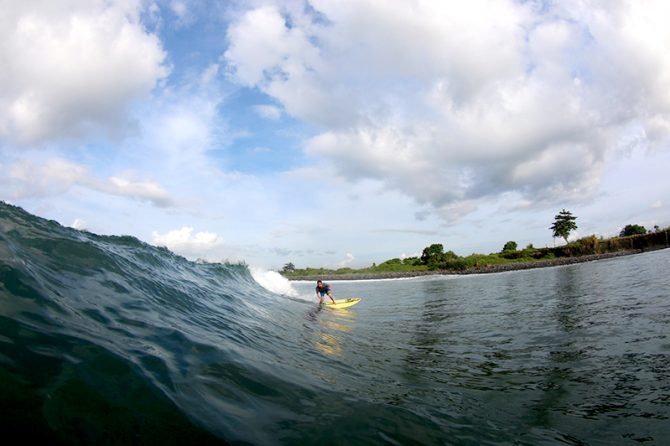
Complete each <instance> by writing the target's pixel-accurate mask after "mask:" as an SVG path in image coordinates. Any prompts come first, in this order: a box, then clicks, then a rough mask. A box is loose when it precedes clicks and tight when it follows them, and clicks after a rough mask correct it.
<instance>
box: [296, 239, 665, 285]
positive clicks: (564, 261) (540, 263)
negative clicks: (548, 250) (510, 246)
mask: <svg viewBox="0 0 670 446" xmlns="http://www.w3.org/2000/svg"><path fill="white" fill-rule="evenodd" d="M661 249H667V247H665V246H661V247H658V248H647V249H634V250H625V251H617V252H607V253H603V254H589V255H585V256H577V257H560V258H556V259H550V260H535V261H532V262H518V263H505V264H502V265H486V266H478V267H475V268H467V269H464V270H433V271H389V272H378V273H351V274H323V275H308V276H296V277H286V276H285V277H286V278H287V279H288V280H289V281H316V280H328V281H335V280H379V279H405V278H411V277H422V276H440V275H454V276H461V275H469V274H492V273H502V272H506V271H520V270H527V269H535V268H551V267H554V266H563V265H572V264H575V263H586V262H594V261H597V260H606V259H611V258H614V257H622V256H629V255H634V254H641V253H644V252H649V251H657V250H661Z"/></svg>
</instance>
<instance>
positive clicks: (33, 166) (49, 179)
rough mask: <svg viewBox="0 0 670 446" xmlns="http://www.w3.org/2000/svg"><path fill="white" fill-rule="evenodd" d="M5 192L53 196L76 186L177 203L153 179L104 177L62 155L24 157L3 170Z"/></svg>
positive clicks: (0, 174)
mask: <svg viewBox="0 0 670 446" xmlns="http://www.w3.org/2000/svg"><path fill="white" fill-rule="evenodd" d="M0 185H2V186H3V196H7V197H8V198H10V199H21V198H39V197H52V196H56V195H61V194H64V193H66V192H67V191H68V190H69V189H71V188H72V187H73V186H80V187H83V188H87V189H90V190H93V191H97V192H101V193H105V194H109V195H115V196H120V197H127V198H132V199H137V200H141V201H148V202H150V203H152V204H153V205H155V206H158V207H166V206H172V205H174V200H173V199H172V197H170V195H169V193H168V192H167V191H166V190H165V189H163V187H162V186H160V185H159V184H158V183H156V182H154V181H151V180H132V179H129V178H124V177H121V176H113V177H110V178H107V179H105V180H100V179H98V178H96V177H95V176H93V175H92V174H91V173H90V172H89V170H88V169H87V168H86V167H84V166H82V165H80V164H75V163H72V162H70V161H66V160H63V159H60V158H53V159H49V160H47V161H44V162H34V161H31V160H28V159H22V160H19V161H16V162H14V163H13V164H11V165H8V166H7V168H6V169H3V170H0Z"/></svg>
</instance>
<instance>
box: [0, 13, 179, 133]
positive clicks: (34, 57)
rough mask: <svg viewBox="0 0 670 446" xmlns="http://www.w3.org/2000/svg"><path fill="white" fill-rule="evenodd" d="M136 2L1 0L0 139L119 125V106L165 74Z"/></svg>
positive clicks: (110, 128) (114, 128)
mask: <svg viewBox="0 0 670 446" xmlns="http://www.w3.org/2000/svg"><path fill="white" fill-rule="evenodd" d="M140 7H141V6H140V2H136V1H126V2H107V1H103V0H93V1H89V0H69V1H65V2H37V1H21V2H3V3H2V10H3V13H2V15H1V16H0V41H2V42H3V44H2V45H0V60H2V61H3V63H2V64H0V85H2V89H1V90H0V139H6V140H8V141H11V142H18V143H22V144H33V143H38V142H42V141H45V140H48V139H50V138H54V137H67V138H73V137H77V136H86V135H90V134H91V133H96V132H100V131H102V132H104V133H107V134H117V133H119V132H121V131H123V130H124V128H125V126H126V125H127V123H128V122H127V118H125V117H124V111H125V110H126V109H127V107H128V106H129V104H130V103H131V102H132V101H133V100H134V99H136V98H138V97H141V96H143V95H146V94H147V93H149V92H150V91H151V89H152V88H154V86H155V85H156V83H157V82H158V81H159V80H160V79H162V78H163V77H164V76H166V74H167V69H166V67H165V66H164V65H163V62H164V59H165V53H164V51H163V50H162V47H161V44H160V42H159V40H158V38H157V37H156V36H154V35H151V34H148V33H147V32H146V31H145V30H144V29H143V27H142V24H141V22H140V18H139V12H140Z"/></svg>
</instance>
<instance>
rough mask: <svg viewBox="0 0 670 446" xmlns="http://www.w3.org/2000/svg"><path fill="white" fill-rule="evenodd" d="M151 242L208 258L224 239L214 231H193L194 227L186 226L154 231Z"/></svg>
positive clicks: (192, 256)
mask: <svg viewBox="0 0 670 446" xmlns="http://www.w3.org/2000/svg"><path fill="white" fill-rule="evenodd" d="M151 236H152V240H151V243H152V244H154V245H156V246H165V247H167V248H168V249H170V250H171V251H174V252H175V253H177V254H181V255H184V256H186V257H189V258H208V257H209V256H210V255H211V254H212V252H213V251H214V250H216V249H217V248H219V247H220V246H221V245H222V244H223V240H222V239H221V238H220V237H219V236H218V235H217V234H215V233H213V232H207V231H203V232H197V233H195V234H194V233H193V228H191V227H188V226H184V227H182V228H181V229H175V230H172V231H168V232H167V233H166V234H160V233H158V232H156V231H154V232H153V233H152V234H151Z"/></svg>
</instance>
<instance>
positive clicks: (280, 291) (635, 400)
mask: <svg viewBox="0 0 670 446" xmlns="http://www.w3.org/2000/svg"><path fill="white" fill-rule="evenodd" d="M669 266H670V250H663V251H655V252H650V253H645V254H639V255H633V256H626V257H620V258H616V259H610V260H604V261H598V262H591V263H584V264H578V265H571V266H563V267H555V268H545V269H534V270H527V271H516V272H507V273H499V274H489V275H479V276H457V277H452V276H439V277H424V278H417V279H404V280H385V281H362V282H355V281H352V282H339V281H336V282H331V285H332V286H333V292H334V294H335V296H336V297H338V298H342V297H351V296H360V297H362V298H363V301H362V302H361V303H359V304H358V305H356V306H354V307H351V308H350V309H348V310H329V309H320V308H319V307H318V305H317V303H316V299H315V297H314V293H313V289H314V284H313V283H305V282H295V283H289V282H288V281H286V280H285V279H283V278H282V277H281V276H279V275H278V274H276V273H273V272H268V271H261V270H255V269H253V268H249V267H247V266H245V265H224V264H203V263H194V262H190V261H187V260H186V259H184V258H182V257H179V256H176V255H174V254H172V253H170V252H169V251H168V250H166V249H160V248H156V247H152V246H150V245H147V244H145V243H142V242H140V241H138V240H137V239H135V238H132V237H109V236H98V235H94V234H90V233H86V232H80V231H77V230H74V229H70V228H64V227H62V226H60V225H58V224H57V223H56V222H53V221H47V220H43V219H40V218H37V217H35V216H32V215H30V214H28V213H26V212H24V211H22V210H21V209H19V208H15V207H11V206H8V205H5V204H0V407H1V408H0V411H1V413H0V427H1V428H2V433H3V438H5V440H3V441H7V440H8V439H10V438H17V439H18V440H16V442H19V441H20V442H21V443H27V442H30V441H34V440H36V441H40V442H41V443H40V444H96V445H101V444H161V445H167V444H252V445H274V444H281V445H284V444H286V445H306V444H340V445H375V444H379V445H382V444H390V445H398V444H402V445H405V444H426V445H452V444H453V445H513V444H517V445H554V444H568V445H640V444H643V445H663V444H670V419H669V418H670V339H669V338H668V336H669V335H670V274H669V268H668V267H669Z"/></svg>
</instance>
